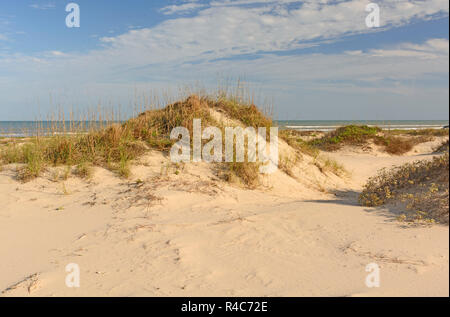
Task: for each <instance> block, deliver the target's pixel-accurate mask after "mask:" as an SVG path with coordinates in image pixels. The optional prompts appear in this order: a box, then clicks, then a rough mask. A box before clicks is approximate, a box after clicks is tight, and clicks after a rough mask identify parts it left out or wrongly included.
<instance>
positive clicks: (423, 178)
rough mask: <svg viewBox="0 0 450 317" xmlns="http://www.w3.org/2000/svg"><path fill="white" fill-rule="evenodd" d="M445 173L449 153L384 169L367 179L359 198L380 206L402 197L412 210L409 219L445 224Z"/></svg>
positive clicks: (447, 211)
mask: <svg viewBox="0 0 450 317" xmlns="http://www.w3.org/2000/svg"><path fill="white" fill-rule="evenodd" d="M448 173H449V156H448V154H445V155H443V156H439V157H435V158H433V160H431V161H429V160H423V161H417V162H414V163H408V164H404V165H402V166H399V167H395V168H393V169H390V170H385V169H384V170H382V171H380V172H379V174H378V175H377V176H375V177H373V178H371V179H369V181H368V182H367V184H366V185H365V187H364V190H363V192H362V193H361V195H360V197H359V202H360V203H361V204H362V205H363V206H381V205H384V204H386V203H389V202H392V201H403V202H405V203H406V207H407V210H409V211H412V212H413V215H412V216H411V215H410V217H409V219H417V218H420V219H422V218H427V219H433V220H435V221H439V222H442V223H447V224H448V215H449V210H448V208H449V196H448V195H449V191H448V190H449V174H448ZM418 212H419V213H418ZM419 216H420V217H419Z"/></svg>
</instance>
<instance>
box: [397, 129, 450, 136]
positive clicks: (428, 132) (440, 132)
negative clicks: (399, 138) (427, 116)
mask: <svg viewBox="0 0 450 317" xmlns="http://www.w3.org/2000/svg"><path fill="white" fill-rule="evenodd" d="M389 133H391V134H402V135H414V136H420V135H422V136H448V133H449V130H448V129H414V130H389Z"/></svg>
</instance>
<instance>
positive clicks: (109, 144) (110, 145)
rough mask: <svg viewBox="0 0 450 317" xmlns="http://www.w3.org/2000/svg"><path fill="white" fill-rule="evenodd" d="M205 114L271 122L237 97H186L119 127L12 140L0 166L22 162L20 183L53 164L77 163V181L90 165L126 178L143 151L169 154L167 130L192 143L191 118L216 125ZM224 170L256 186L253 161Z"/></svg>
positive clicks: (254, 123) (256, 122)
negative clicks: (186, 135) (182, 132)
mask: <svg viewBox="0 0 450 317" xmlns="http://www.w3.org/2000/svg"><path fill="white" fill-rule="evenodd" d="M210 110H218V111H221V112H224V113H225V114H226V115H227V117H229V118H231V119H234V120H237V121H239V122H241V123H242V124H243V125H247V126H252V127H255V128H257V127H270V126H271V125H272V120H271V119H270V118H269V117H267V116H266V115H265V114H263V112H262V111H260V110H259V109H258V108H257V107H256V106H255V105H254V104H253V103H247V104H245V103H240V102H239V101H238V99H237V98H232V97H227V96H225V95H223V94H222V95H218V96H216V97H211V96H204V97H200V96H197V95H192V96H189V97H188V98H186V99H185V100H182V101H179V102H175V103H172V104H169V105H167V106H166V107H165V108H162V109H153V110H148V111H145V112H142V113H141V114H139V115H138V116H137V117H135V118H132V119H130V120H128V121H126V122H124V123H122V124H118V123H112V124H110V125H109V126H107V127H104V128H100V129H98V130H92V131H90V132H88V133H75V134H61V135H52V136H41V137H38V136H36V137H32V138H29V139H26V140H14V139H13V140H11V141H10V142H8V143H6V144H5V145H3V146H1V147H0V165H2V164H11V163H20V164H23V165H22V166H20V167H19V168H18V175H17V176H18V178H19V179H20V180H22V181H29V180H31V179H33V178H36V177H38V176H39V175H40V174H41V173H42V171H44V170H45V168H46V167H48V166H58V165H67V166H73V165H78V166H77V168H76V169H75V174H77V175H79V176H81V177H89V175H90V174H91V173H90V169H91V167H92V166H102V167H105V168H107V169H109V170H112V171H114V172H116V173H117V174H118V175H120V176H121V177H125V178H127V177H129V176H130V162H131V161H132V160H134V159H136V158H138V157H139V156H141V155H142V154H144V153H145V152H146V150H148V149H150V148H153V149H156V150H159V151H165V152H168V151H169V150H170V148H171V147H172V145H173V143H174V142H175V141H174V140H171V139H170V133H171V131H172V129H173V128H175V127H179V126H182V127H186V128H187V129H188V130H189V131H190V133H191V140H192V134H193V119H194V118H199V119H201V120H202V124H203V125H205V126H206V125H212V126H217V127H220V126H221V124H220V123H219V122H217V121H216V120H215V119H214V118H213V117H212V116H211V111H210ZM49 134H53V133H49ZM225 166H226V169H227V173H228V174H229V175H228V178H229V179H232V178H233V177H232V175H234V176H236V177H238V178H240V179H241V180H242V181H243V183H244V184H246V185H248V186H254V185H255V184H256V183H257V179H258V177H259V173H258V168H257V164H256V163H249V162H242V163H241V162H233V163H231V164H226V165H225Z"/></svg>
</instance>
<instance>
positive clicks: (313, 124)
mask: <svg viewBox="0 0 450 317" xmlns="http://www.w3.org/2000/svg"><path fill="white" fill-rule="evenodd" d="M123 122H125V121H123ZM274 122H275V123H276V124H277V125H278V126H279V127H280V128H281V129H294V130H298V131H318V132H328V131H332V130H335V129H337V128H339V127H342V126H345V125H368V126H377V127H379V128H381V129H383V130H422V129H442V128H444V127H445V126H448V124H449V121H448V120H274ZM64 123H65V126H66V127H69V125H70V124H69V121H65V122H62V121H61V122H59V121H48V122H47V121H0V137H17V138H20V137H28V136H33V135H35V131H36V130H37V126H40V130H41V131H45V130H46V127H47V126H52V125H57V126H60V127H61V129H60V130H61V133H64V132H63V131H64V129H63V126H64ZM76 123H77V124H78V123H83V122H82V121H79V122H76ZM105 123H106V122H105ZM117 123H121V121H118V122H117ZM72 124H73V122H72ZM100 125H101V122H100V121H85V122H84V126H91V127H92V126H93V127H95V126H98V127H99V126H100ZM66 131H67V130H66ZM69 133H70V132H66V134H69Z"/></svg>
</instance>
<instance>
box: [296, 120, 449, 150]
mask: <svg viewBox="0 0 450 317" xmlns="http://www.w3.org/2000/svg"><path fill="white" fill-rule="evenodd" d="M446 133H447V134H448V130H446V129H442V130H433V129H427V130H410V131H402V133H399V131H397V130H394V131H386V130H382V129H380V128H378V127H369V126H366V125H348V126H344V127H340V128H338V129H336V130H335V131H332V132H329V133H327V134H325V136H323V137H322V138H318V139H314V140H311V141H309V142H305V143H307V144H308V145H309V146H311V147H315V148H318V149H321V150H323V151H336V150H339V149H341V148H342V147H343V146H345V145H351V146H355V145H356V146H358V145H365V144H368V143H369V142H370V141H372V142H373V143H374V144H376V145H378V146H381V149H382V151H384V152H386V153H389V154H392V155H402V154H405V153H407V152H409V151H411V150H412V149H413V147H414V146H415V145H417V144H420V143H424V142H428V141H431V140H433V137H435V136H445V135H446Z"/></svg>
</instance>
